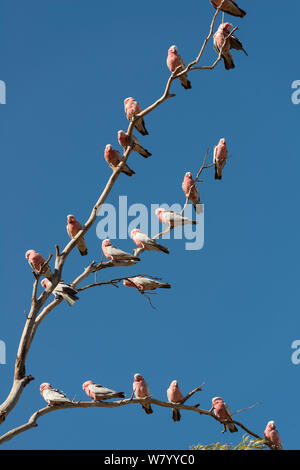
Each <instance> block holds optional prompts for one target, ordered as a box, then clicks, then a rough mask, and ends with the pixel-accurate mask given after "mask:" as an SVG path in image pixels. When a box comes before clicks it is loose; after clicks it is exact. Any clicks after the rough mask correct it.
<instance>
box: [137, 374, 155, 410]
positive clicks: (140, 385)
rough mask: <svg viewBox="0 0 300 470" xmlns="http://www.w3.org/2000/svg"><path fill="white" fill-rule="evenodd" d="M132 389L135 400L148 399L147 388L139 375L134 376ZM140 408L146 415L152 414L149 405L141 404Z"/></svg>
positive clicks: (148, 390)
mask: <svg viewBox="0 0 300 470" xmlns="http://www.w3.org/2000/svg"><path fill="white" fill-rule="evenodd" d="M132 387H133V391H134V395H135V397H136V398H146V397H150V389H149V386H148V384H147V382H146V380H145V379H144V377H143V376H142V375H141V374H135V375H134V380H133V385H132ZM142 407H143V408H144V410H145V413H146V414H147V415H151V414H152V413H153V410H152V408H151V405H150V403H146V404H143V405H142Z"/></svg>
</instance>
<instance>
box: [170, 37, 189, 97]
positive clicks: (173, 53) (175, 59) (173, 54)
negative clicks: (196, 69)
mask: <svg viewBox="0 0 300 470" xmlns="http://www.w3.org/2000/svg"><path fill="white" fill-rule="evenodd" d="M167 66H168V68H169V70H170V72H172V73H173V72H174V71H175V70H176V69H177V72H176V73H178V72H182V71H183V70H184V69H185V63H184V61H183V59H182V57H181V56H180V55H179V54H178V50H177V46H171V47H170V49H169V50H168V57H167ZM178 78H179V80H180V83H181V85H182V86H183V88H185V89H186V90H189V89H190V88H192V85H191V82H190V81H189V80H188V77H187V73H185V74H183V75H180V77H178Z"/></svg>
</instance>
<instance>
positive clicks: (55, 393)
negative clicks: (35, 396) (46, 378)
mask: <svg viewBox="0 0 300 470" xmlns="http://www.w3.org/2000/svg"><path fill="white" fill-rule="evenodd" d="M40 391H41V395H42V397H43V398H44V400H45V401H46V402H47V403H48V404H49V405H67V404H69V403H73V402H72V401H71V400H70V399H69V398H67V397H66V395H65V394H64V393H63V392H61V391H60V390H57V389H56V388H53V387H51V385H50V384H49V383H48V382H44V383H42V384H41V385H40Z"/></svg>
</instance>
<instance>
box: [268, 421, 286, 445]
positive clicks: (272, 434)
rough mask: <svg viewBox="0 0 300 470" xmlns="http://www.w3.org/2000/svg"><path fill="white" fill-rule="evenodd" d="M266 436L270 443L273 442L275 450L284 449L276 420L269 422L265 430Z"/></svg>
mask: <svg viewBox="0 0 300 470" xmlns="http://www.w3.org/2000/svg"><path fill="white" fill-rule="evenodd" d="M264 436H265V440H266V441H268V442H269V443H270V444H272V447H273V448H274V450H275V449H276V450H282V449H283V446H282V442H281V439H280V435H279V432H278V431H277V429H276V426H275V421H269V422H268V424H267V426H266V429H265V432H264Z"/></svg>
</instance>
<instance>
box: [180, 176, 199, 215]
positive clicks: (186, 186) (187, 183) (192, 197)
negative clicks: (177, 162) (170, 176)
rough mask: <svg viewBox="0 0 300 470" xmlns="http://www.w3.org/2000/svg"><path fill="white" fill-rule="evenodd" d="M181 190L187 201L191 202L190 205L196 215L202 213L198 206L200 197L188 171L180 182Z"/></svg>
mask: <svg viewBox="0 0 300 470" xmlns="http://www.w3.org/2000/svg"><path fill="white" fill-rule="evenodd" d="M182 190H183V192H184V194H185V195H186V197H188V198H189V201H191V203H192V204H193V206H194V209H195V211H196V213H197V214H200V213H201V212H202V207H201V205H200V195H199V191H198V188H197V186H196V184H195V181H194V180H193V177H192V173H191V172H190V171H188V172H187V173H186V174H185V175H184V178H183V182H182ZM189 192H190V194H189Z"/></svg>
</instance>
